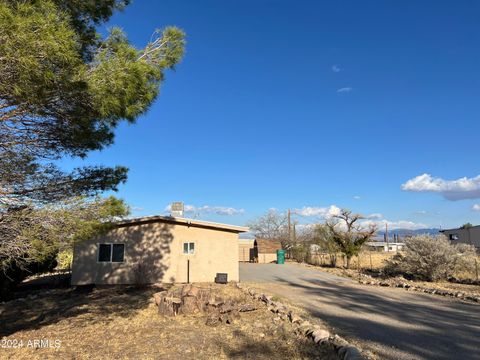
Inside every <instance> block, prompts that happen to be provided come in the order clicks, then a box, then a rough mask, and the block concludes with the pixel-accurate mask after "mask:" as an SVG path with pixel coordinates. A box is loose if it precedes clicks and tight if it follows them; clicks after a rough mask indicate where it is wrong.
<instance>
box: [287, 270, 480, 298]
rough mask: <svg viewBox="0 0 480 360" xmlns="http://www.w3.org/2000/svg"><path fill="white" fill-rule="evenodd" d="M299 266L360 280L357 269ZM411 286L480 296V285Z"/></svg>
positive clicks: (419, 283)
mask: <svg viewBox="0 0 480 360" xmlns="http://www.w3.org/2000/svg"><path fill="white" fill-rule="evenodd" d="M293 264H295V265H297V266H311V267H312V268H318V269H319V270H321V271H324V272H328V273H330V274H335V275H338V276H344V277H349V278H352V279H358V278H359V276H358V275H359V274H358V270H356V269H343V268H338V267H337V268H330V267H323V266H322V267H316V266H313V265H304V264H298V263H293ZM405 282H408V283H409V284H411V285H413V286H417V287H424V288H430V289H439V290H447V291H461V292H464V293H466V294H469V295H474V296H480V285H470V284H460V283H453V282H448V281H437V282H427V281H413V280H409V281H405Z"/></svg>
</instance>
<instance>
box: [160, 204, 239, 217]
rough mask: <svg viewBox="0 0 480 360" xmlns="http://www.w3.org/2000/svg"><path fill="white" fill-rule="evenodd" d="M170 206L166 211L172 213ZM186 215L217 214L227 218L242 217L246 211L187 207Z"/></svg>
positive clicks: (221, 207)
mask: <svg viewBox="0 0 480 360" xmlns="http://www.w3.org/2000/svg"><path fill="white" fill-rule="evenodd" d="M170 208H171V207H170V205H168V206H167V207H166V208H165V211H170ZM184 212H185V213H191V214H217V215H226V216H233V215H241V214H243V213H244V212H245V210H244V209H236V208H233V207H225V206H210V205H203V206H195V205H185V206H184Z"/></svg>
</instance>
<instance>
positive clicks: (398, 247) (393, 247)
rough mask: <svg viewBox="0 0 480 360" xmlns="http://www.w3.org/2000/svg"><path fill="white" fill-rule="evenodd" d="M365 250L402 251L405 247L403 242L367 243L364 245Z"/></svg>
mask: <svg viewBox="0 0 480 360" xmlns="http://www.w3.org/2000/svg"><path fill="white" fill-rule="evenodd" d="M365 247H366V249H367V250H370V251H385V252H390V251H395V252H397V251H402V250H403V248H404V247H405V243H403V242H387V241H369V242H367V243H366V244H365Z"/></svg>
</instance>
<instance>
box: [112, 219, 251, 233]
mask: <svg viewBox="0 0 480 360" xmlns="http://www.w3.org/2000/svg"><path fill="white" fill-rule="evenodd" d="M157 222H160V223H166V224H176V225H185V226H192V227H199V228H204V229H213V230H222V231H228V232H234V233H237V234H238V233H242V232H247V231H248V227H245V226H237V225H228V224H221V223H216V222H210V221H203V220H196V219H187V218H180V217H173V216H161V215H155V216H145V217H140V218H134V219H126V220H121V221H117V222H115V223H113V225H114V226H115V227H128V226H135V225H141V224H150V223H157Z"/></svg>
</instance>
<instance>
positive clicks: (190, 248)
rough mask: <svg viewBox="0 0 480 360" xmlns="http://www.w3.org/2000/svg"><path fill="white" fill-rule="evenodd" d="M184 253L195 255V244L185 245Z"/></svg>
mask: <svg viewBox="0 0 480 360" xmlns="http://www.w3.org/2000/svg"><path fill="white" fill-rule="evenodd" d="M183 253H184V254H194V253H195V243H193V242H191V243H188V242H186V243H183Z"/></svg>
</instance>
